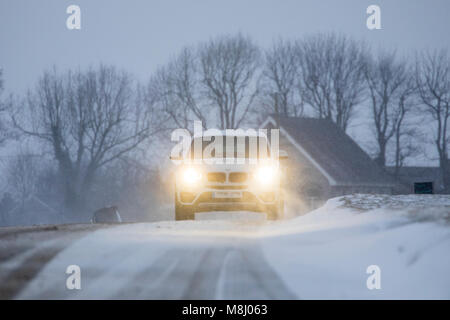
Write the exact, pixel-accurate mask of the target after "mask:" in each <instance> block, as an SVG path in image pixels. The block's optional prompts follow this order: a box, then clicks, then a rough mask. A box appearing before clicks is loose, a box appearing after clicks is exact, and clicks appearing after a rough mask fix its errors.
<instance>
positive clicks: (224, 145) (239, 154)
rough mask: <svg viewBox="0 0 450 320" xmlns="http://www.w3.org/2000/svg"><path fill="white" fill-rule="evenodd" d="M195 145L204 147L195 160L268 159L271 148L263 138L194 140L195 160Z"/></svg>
mask: <svg viewBox="0 0 450 320" xmlns="http://www.w3.org/2000/svg"><path fill="white" fill-rule="evenodd" d="M194 145H197V146H202V150H201V153H200V152H198V151H197V153H195V158H203V159H208V158H259V159H261V158H268V157H269V156H270V147H269V144H268V141H267V139H266V137H263V136H259V137H257V136H211V137H206V136H205V137H199V138H195V139H193V140H192V143H191V149H190V156H191V158H192V159H193V158H194V152H193V150H194Z"/></svg>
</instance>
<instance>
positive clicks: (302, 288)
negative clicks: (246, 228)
mask: <svg viewBox="0 0 450 320" xmlns="http://www.w3.org/2000/svg"><path fill="white" fill-rule="evenodd" d="M449 208H450V197H449V196H435V195H430V196H412V195H410V196H384V195H361V194H357V195H351V196H344V197H339V198H334V199H331V200H329V201H328V202H327V203H326V204H325V206H323V207H321V208H319V209H317V210H315V211H314V212H311V213H310V214H307V215H305V216H301V217H298V218H295V219H292V220H290V221H285V222H282V223H278V224H272V225H271V226H268V227H267V228H264V229H263V230H261V232H262V233H263V234H264V235H265V236H266V237H264V238H263V250H264V253H265V256H266V258H267V259H268V261H269V263H270V264H271V265H272V267H273V268H274V269H275V270H276V271H277V273H278V274H279V275H280V276H281V277H282V279H283V280H284V282H285V283H286V285H288V286H289V287H290V288H291V290H292V291H293V292H294V293H295V294H297V296H298V297H299V298H304V299H310V298H313V299H315V298H317V299H450V225H449V223H448V222H449V219H448V217H449V212H450V210H449ZM370 265H377V266H379V267H380V269H381V289H380V290H376V289H374V290H369V289H368V288H367V285H366V281H367V278H368V277H369V276H370V275H369V274H367V273H366V270H367V267H368V266H370Z"/></svg>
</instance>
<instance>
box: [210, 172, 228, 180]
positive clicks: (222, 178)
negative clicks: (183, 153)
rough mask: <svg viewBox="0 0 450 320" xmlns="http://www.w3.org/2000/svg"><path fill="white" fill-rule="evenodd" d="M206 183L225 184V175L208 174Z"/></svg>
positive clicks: (218, 173)
mask: <svg viewBox="0 0 450 320" xmlns="http://www.w3.org/2000/svg"><path fill="white" fill-rule="evenodd" d="M207 177H208V181H209V182H225V180H226V175H225V173H223V172H208V175H207Z"/></svg>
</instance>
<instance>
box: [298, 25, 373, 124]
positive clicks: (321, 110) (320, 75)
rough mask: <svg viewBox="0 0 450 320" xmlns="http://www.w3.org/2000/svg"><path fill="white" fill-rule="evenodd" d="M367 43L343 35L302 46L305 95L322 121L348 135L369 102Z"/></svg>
mask: <svg viewBox="0 0 450 320" xmlns="http://www.w3.org/2000/svg"><path fill="white" fill-rule="evenodd" d="M366 51H367V50H366V48H365V45H364V43H362V42H357V41H354V40H351V39H349V38H347V37H346V36H343V35H336V34H328V35H323V34H319V35H316V36H312V37H309V38H306V39H305V40H303V41H300V42H299V43H298V54H299V57H300V58H299V59H300V66H301V70H300V75H301V78H302V81H301V92H302V97H303V99H304V102H305V103H306V104H308V105H309V106H311V107H312V109H313V110H314V112H315V114H316V116H317V117H319V118H325V119H329V120H331V121H333V122H335V123H336V124H337V125H338V126H339V127H340V128H342V129H343V130H344V131H345V130H346V129H347V127H348V124H349V122H350V120H351V119H352V118H353V117H354V115H355V106H357V105H358V104H360V103H361V102H362V101H363V100H364V98H365V91H366V90H365V89H366V87H365V86H366V84H365V81H364V70H365V64H366V57H367V53H366Z"/></svg>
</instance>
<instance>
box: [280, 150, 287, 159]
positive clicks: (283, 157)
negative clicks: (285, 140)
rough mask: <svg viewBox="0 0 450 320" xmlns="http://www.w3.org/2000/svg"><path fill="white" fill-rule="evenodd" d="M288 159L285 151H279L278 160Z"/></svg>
mask: <svg viewBox="0 0 450 320" xmlns="http://www.w3.org/2000/svg"><path fill="white" fill-rule="evenodd" d="M288 158H289V156H288V153H287V152H286V151H285V150H278V160H287V159H288Z"/></svg>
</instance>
